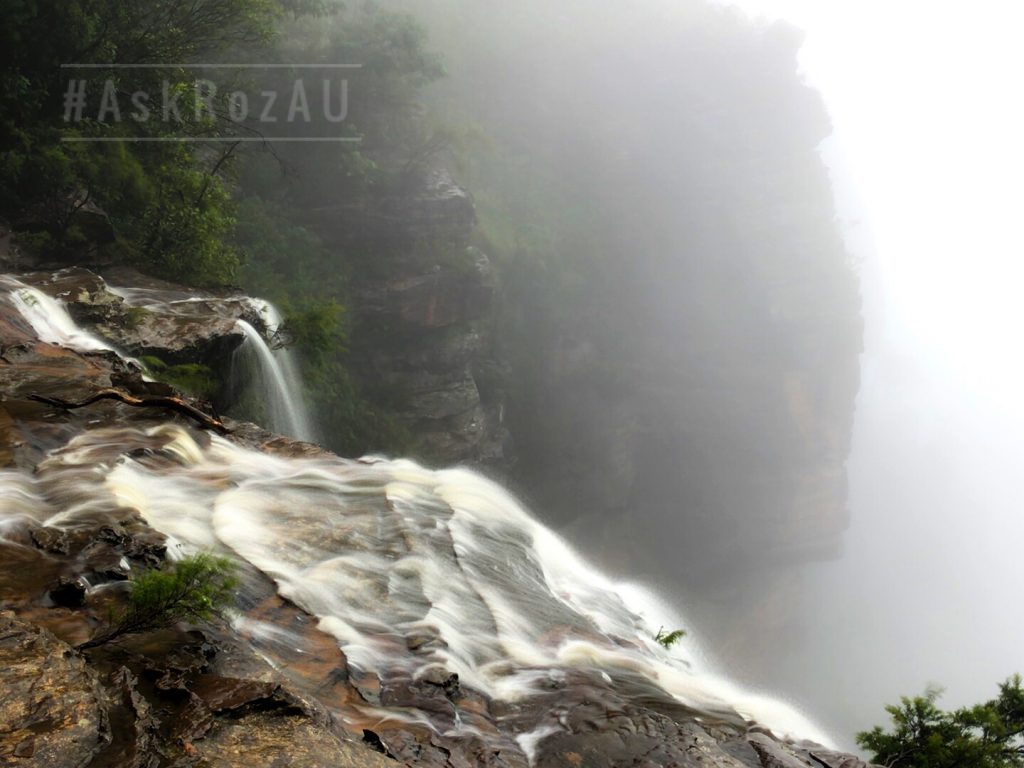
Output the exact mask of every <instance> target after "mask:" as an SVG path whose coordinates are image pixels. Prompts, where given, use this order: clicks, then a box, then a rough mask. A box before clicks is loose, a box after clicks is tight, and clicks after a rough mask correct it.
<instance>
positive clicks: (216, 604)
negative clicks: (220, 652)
mask: <svg viewBox="0 0 1024 768" xmlns="http://www.w3.org/2000/svg"><path fill="white" fill-rule="evenodd" d="M234 572H235V565H234V563H233V562H232V561H231V560H229V559H227V558H224V557H216V556H214V555H211V554H207V553H200V554H198V555H194V556H192V557H186V558H184V559H182V560H179V561H177V562H176V563H174V564H173V565H171V566H170V567H169V568H168V569H167V570H165V571H158V570H152V571H147V572H145V573H144V574H142V575H141V576H139V577H138V578H136V579H134V580H132V583H131V586H132V591H131V597H130V598H129V600H128V605H127V607H126V608H125V609H124V610H123V611H122V612H121V613H120V615H118V616H117V617H116V618H114V619H113V620H112V621H111V623H110V627H109V628H108V629H107V630H106V631H105V632H103V633H101V634H99V635H97V636H96V637H94V638H93V639H92V640H89V641H88V642H86V643H83V644H82V645H80V646H79V648H80V649H84V648H94V647H96V646H99V645H104V644H105V643H109V642H111V641H112V640H116V639H117V638H119V637H122V636H124V635H129V634H138V633H140V632H150V631H152V630H155V629H162V628H164V627H169V626H171V625H173V624H176V623H177V622H179V621H192V622H195V621H206V620H208V619H210V618H211V617H212V616H213V615H214V614H216V613H218V612H220V611H222V610H223V609H224V608H226V607H227V606H228V605H230V604H231V602H232V600H233V599H234V589H235V587H236V586H237V584H238V582H237V579H236V578H235V576H234Z"/></svg>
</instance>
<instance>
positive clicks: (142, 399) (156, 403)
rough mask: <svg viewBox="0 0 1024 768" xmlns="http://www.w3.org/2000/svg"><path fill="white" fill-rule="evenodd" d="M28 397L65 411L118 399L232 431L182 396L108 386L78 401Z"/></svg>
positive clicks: (203, 424)
mask: <svg viewBox="0 0 1024 768" xmlns="http://www.w3.org/2000/svg"><path fill="white" fill-rule="evenodd" d="M28 399H29V400H34V401H35V402H37V403H45V404H46V405H52V406H54V407H56V408H62V409H64V410H65V411H72V410H75V409H76V408H85V407H86V406H88V405H92V404H93V403H97V402H99V401H100V400H116V401H117V402H119V403H124V404H125V405H130V406H132V407H135V408H167V409H168V410H171V411H174V412H175V413H180V414H181V415H183V416H187V417H188V418H190V419H192V420H193V421H195V422H196V423H198V424H199V426H201V427H203V428H204V429H212V430H213V431H214V432H216V433H217V434H220V435H226V434H228V433H229V432H230V431H231V430H230V429H228V428H227V427H226V426H224V422H223V421H221V420H220V419H216V418H214V417H213V416H210V415H209V414H206V413H203V412H202V411H200V410H199V409H198V408H195V407H194V406H191V405H189V404H188V403H187V402H185V400H183V399H182V398H180V397H169V396H164V395H142V396H139V397H137V396H135V395H130V394H128V393H127V392H124V391H122V390H120V389H109V388H108V389H101V390H99V391H98V392H96V393H94V394H92V395H90V396H89V397H87V398H85V400H80V401H78V402H71V401H69V400H64V399H62V398H59V397H47V396H45V395H29V396H28Z"/></svg>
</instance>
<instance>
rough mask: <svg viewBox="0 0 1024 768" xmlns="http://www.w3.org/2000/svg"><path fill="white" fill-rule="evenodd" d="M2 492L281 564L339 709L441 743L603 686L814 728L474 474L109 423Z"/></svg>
mask: <svg viewBox="0 0 1024 768" xmlns="http://www.w3.org/2000/svg"><path fill="white" fill-rule="evenodd" d="M0 496H2V497H4V498H7V499H11V500H13V501H14V503H12V505H11V506H10V507H9V511H8V513H7V515H6V516H5V521H6V522H5V524H6V525H14V524H16V517H19V516H20V517H22V518H25V517H26V516H29V517H32V518H34V519H35V520H36V521H37V522H38V523H42V524H44V525H45V527H47V528H61V529H75V528H76V527H79V526H82V525H83V524H86V523H87V522H90V521H91V522H93V523H94V522H95V520H96V516H97V515H102V514H103V512H104V511H106V510H110V509H117V510H119V514H120V515H121V516H122V517H123V516H124V515H127V514H132V513H135V512H137V513H138V514H140V515H141V517H142V518H143V519H144V520H145V521H146V522H148V523H149V524H150V525H151V526H152V527H154V528H156V529H157V530H159V531H161V532H162V533H164V534H165V535H167V536H168V540H169V545H170V546H169V551H170V553H171V554H172V556H181V555H182V554H185V553H187V552H191V551H194V550H197V549H202V550H216V551H222V552H226V553H229V554H231V555H232V556H234V557H236V558H238V559H240V560H241V561H242V562H244V563H246V564H247V565H248V566H249V567H250V568H251V569H252V570H251V571H250V573H251V574H253V575H258V574H263V575H265V576H267V577H270V578H271V579H272V580H273V581H274V582H275V583H276V585H277V589H278V592H279V594H280V595H281V596H282V597H285V598H287V599H288V600H290V601H293V602H294V603H295V604H296V605H297V606H298V607H300V608H301V609H303V610H304V611H306V612H308V613H309V614H312V615H314V616H316V617H317V618H318V619H319V629H320V630H321V631H322V632H326V633H328V634H329V635H331V636H333V637H334V638H335V639H336V641H337V643H338V645H339V646H340V648H341V650H342V652H343V653H344V655H345V657H346V658H347V660H348V665H349V674H350V677H351V680H352V681H353V684H354V686H355V688H356V689H357V690H358V691H359V693H360V695H361V701H359V702H357V703H351V702H350V703H349V706H347V707H346V708H345V709H344V711H338V712H336V713H335V714H336V715H337V716H338V717H339V718H340V719H342V720H343V721H345V722H346V723H347V724H348V725H349V727H350V728H351V729H352V730H355V731H358V730H359V729H371V728H373V729H384V731H385V732H386V729H387V728H388V727H389V726H388V724H389V723H390V727H392V728H400V729H409V728H412V729H413V730H414V731H415V730H421V731H424V732H426V733H428V734H430V736H431V737H432V738H434V739H436V740H439V742H440V743H441V744H448V743H449V742H453V743H455V744H458V743H460V742H463V741H466V740H469V741H473V742H477V741H480V740H483V742H484V743H486V744H489V745H491V746H493V747H495V748H501V749H505V750H508V749H510V748H512V747H511V743H512V742H515V743H516V744H517V745H518V750H516V751H520V750H522V751H524V752H527V753H528V752H530V751H531V750H532V749H533V748H534V747H535V745H536V742H541V741H543V740H544V739H547V738H550V737H552V736H554V735H556V734H563V735H567V734H570V733H572V731H573V729H572V727H571V726H570V725H569V723H568V720H567V719H566V718H567V717H569V715H570V713H571V711H573V710H574V709H575V708H576V707H579V706H583V705H584V704H585V703H586V702H587V701H588V700H589V699H590V698H592V697H594V696H598V697H599V699H600V700H602V703H601V705H600V710H601V715H600V716H601V717H606V716H608V710H609V709H611V710H612V711H614V709H615V707H619V708H627V709H628V707H629V706H637V705H638V704H639V703H644V704H646V705H651V706H654V707H655V708H660V709H667V710H670V711H671V710H678V711H685V712H689V713H690V714H691V716H697V717H701V718H706V719H707V720H709V721H710V722H720V723H724V724H729V725H732V726H742V725H743V724H744V722H745V721H746V720H747V719H751V720H758V721H760V722H763V723H767V724H769V725H772V726H774V727H776V728H778V729H779V730H780V731H781V732H790V733H796V734H800V735H801V736H805V737H806V736H813V735H816V733H815V730H814V728H813V727H812V726H811V725H810V723H808V722H807V721H806V720H804V719H803V718H802V717H800V716H799V715H798V714H797V713H795V712H793V711H791V710H789V709H788V708H787V707H785V706H783V705H781V704H778V703H776V702H772V701H770V700H767V699H760V698H758V697H753V696H749V695H745V694H743V693H742V692H740V691H737V690H736V689H735V688H733V687H732V686H730V685H729V684H727V683H726V682H725V681H723V680H721V679H718V678H716V677H714V676H713V675H711V674H709V673H708V672H707V671H706V669H705V667H704V664H703V662H702V660H701V658H700V655H699V653H698V652H693V651H690V652H685V653H684V652H680V651H673V652H666V651H665V650H663V649H662V648H660V647H659V646H658V645H657V644H656V643H655V642H654V640H653V634H654V633H655V631H656V630H657V627H656V626H655V625H654V624H653V623H649V622H648V621H645V620H644V619H643V618H642V617H641V616H640V615H638V614H637V613H636V612H635V611H634V609H635V608H639V607H641V606H638V605H630V603H631V602H632V601H633V600H635V599H636V597H635V595H636V593H635V592H629V591H627V590H624V589H622V588H620V587H619V586H617V585H615V584H613V583H610V582H609V581H608V580H606V579H604V578H603V577H602V576H601V575H600V574H598V573H596V572H595V571H594V570H593V569H591V568H590V567H589V566H588V565H587V564H586V563H584V562H583V561H581V560H580V559H579V558H578V557H577V556H576V555H575V554H574V553H573V552H572V551H571V550H570V549H569V548H568V547H567V546H566V545H565V544H564V543H563V542H562V541H560V540H559V539H558V538H557V537H556V536H555V535H554V534H553V533H552V532H551V531H549V530H548V529H546V528H545V527H544V526H542V525H541V524H539V523H538V522H536V521H535V520H533V519H532V518H531V517H530V516H529V515H528V514H527V513H526V512H525V511H524V510H523V509H522V507H521V506H520V505H519V504H518V503H517V502H516V500H515V499H514V498H512V497H511V496H510V495H509V494H508V493H507V492H506V491H504V490H503V489H501V488H500V487H499V486H497V485H495V484H494V483H492V482H490V481H488V480H487V479H485V478H483V477H482V476H480V475H477V474H475V473H473V472H470V471H468V470H464V469H448V470H441V471H433V470H428V469H425V468H423V467H421V466H418V465H417V464H415V463H413V462H410V461H402V460H399V461H389V460H383V459H367V460H364V461H360V462H353V461H346V460H343V459H338V458H335V457H331V456H326V455H325V456H321V457H318V458H289V457H284V456H277V455H270V454H266V453H262V452H259V451H254V450H250V449H246V448H242V447H239V446H237V445H235V444H233V443H231V442H229V441H228V440H226V439H223V438H220V437H215V436H213V437H207V436H205V435H203V436H202V437H201V438H197V437H196V436H195V435H194V434H193V433H191V432H190V431H189V430H187V429H185V428H183V427H179V426H170V425H168V426H160V427H156V428H153V429H149V430H146V431H140V430H133V429H124V428H113V429H100V430H93V431H91V432H88V433H86V434H84V435H81V436H80V437H78V438H75V439H74V440H72V441H71V443H70V444H69V445H68V446H67V447H66V448H65V449H63V450H60V451H57V452H55V453H54V454H53V455H51V457H50V458H48V459H46V460H45V461H44V462H42V463H41V464H40V465H39V467H38V471H37V473H36V475H35V476H33V477H29V476H26V475H23V474H16V473H8V474H5V475H3V476H0ZM12 513H14V514H12ZM254 601H255V598H253V597H251V596H250V597H249V598H247V597H246V595H245V594H243V596H242V598H241V604H242V605H243V606H244V605H246V604H247V603H249V604H251V603H253V602H254ZM652 618H653V617H652ZM237 625H238V627H239V629H240V631H249V632H251V633H253V634H254V635H256V636H257V637H261V638H262V640H263V642H264V643H265V644H267V645H268V646H269V648H268V652H270V653H277V654H283V653H286V652H287V651H288V649H289V648H290V647H293V646H295V645H297V644H300V641H299V639H298V638H297V636H295V635H293V634H292V633H290V632H289V631H288V630H287V629H285V628H276V630H275V628H274V627H273V626H268V625H266V624H261V622H260V620H258V619H254V618H251V617H247V616H246V615H245V614H244V613H243V614H242V615H240V616H239V618H238V621H237ZM275 644H276V645H278V646H280V647H278V648H276V649H275V648H273V646H274V645H275ZM417 687H427V688H430V687H435V688H436V689H437V690H438V692H439V694H440V698H427V697H424V696H423V695H422V693H417V692H416V689H417ZM467 689H468V692H472V694H473V697H472V698H469V699H468V700H467V697H466V692H467ZM481 696H482V698H481ZM553 699H561V700H562V701H561V703H560V704H559V705H558V706H552V704H553ZM481 702H488V704H486V705H484V704H482V703H481ZM611 702H614V703H615V704H614V706H612V705H611ZM482 707H485V708H486V709H487V710H489V711H488V712H487V713H486V714H481V708H482ZM496 713H500V714H496ZM517 738H518V741H515V740H516V739H517ZM819 738H820V737H819ZM389 748H392V749H398V750H399V751H400V748H398V747H389ZM446 748H450V746H449V747H446Z"/></svg>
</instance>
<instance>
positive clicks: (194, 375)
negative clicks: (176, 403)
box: [139, 355, 221, 398]
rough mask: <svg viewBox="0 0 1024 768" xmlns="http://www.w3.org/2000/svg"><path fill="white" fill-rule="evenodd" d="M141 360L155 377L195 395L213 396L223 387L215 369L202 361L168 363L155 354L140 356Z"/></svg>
mask: <svg viewBox="0 0 1024 768" xmlns="http://www.w3.org/2000/svg"><path fill="white" fill-rule="evenodd" d="M139 362H141V363H142V364H143V365H144V366H146V371H147V372H148V373H149V375H150V376H152V377H153V378H154V379H157V380H158V381H162V382H164V383H165V384H170V385H171V386H172V387H175V388H176V389H180V390H181V391H183V392H185V393H186V394H189V395H194V396H195V397H206V398H212V397H213V396H214V395H216V394H217V392H218V391H219V390H220V387H221V384H220V381H218V380H217V377H216V375H215V374H214V373H213V371H212V370H211V369H210V368H209V367H208V366H205V365H201V364H200V363H183V364H182V365H167V363H165V362H164V361H163V360H161V359H160V358H159V357H156V356H155V355H145V356H143V357H141V358H139Z"/></svg>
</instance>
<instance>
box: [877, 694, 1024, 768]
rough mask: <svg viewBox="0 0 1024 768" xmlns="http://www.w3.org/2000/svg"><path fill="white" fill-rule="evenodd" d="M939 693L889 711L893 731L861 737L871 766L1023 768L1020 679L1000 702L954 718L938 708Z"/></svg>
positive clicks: (970, 709)
mask: <svg viewBox="0 0 1024 768" xmlns="http://www.w3.org/2000/svg"><path fill="white" fill-rule="evenodd" d="M939 695H940V691H939V690H937V689H928V690H927V691H925V693H924V695H923V696H915V697H913V698H908V697H903V698H901V699H900V705H899V706H894V705H890V706H887V707H886V708H885V709H886V711H887V712H888V713H889V716H890V718H891V720H892V730H891V731H887V730H884V729H883V728H881V727H880V726H876V727H875V728H873V729H872V730H870V731H865V732H862V733H859V734H857V743H858V744H859V745H860V746H861V747H862V748H864V749H865V750H867V751H868V752H870V753H872V755H873V758H872V759H873V761H874V762H876V763H879V764H880V765H885V766H888V767H889V768H1019V766H1024V689H1022V688H1021V677H1020V675H1014V676H1013V677H1011V678H1009V679H1008V680H1007V681H1006V682H1004V683H1002V684H1001V685H1000V686H999V696H998V697H997V698H995V699H992V700H990V701H987V702H985V703H983V704H977V705H975V706H972V707H963V708H961V709H957V710H954V711H951V712H947V711H944V710H942V709H939V707H938V706H936V701H937V700H938V698H939Z"/></svg>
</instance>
